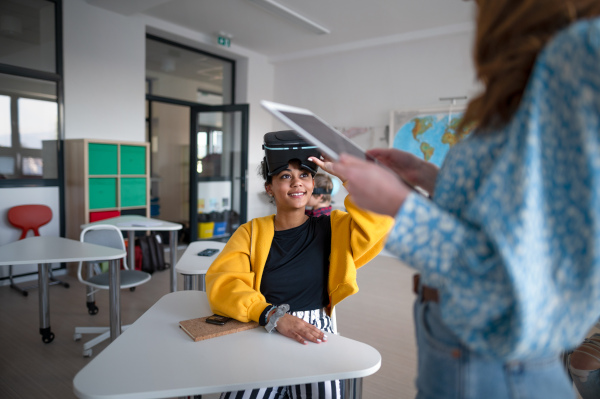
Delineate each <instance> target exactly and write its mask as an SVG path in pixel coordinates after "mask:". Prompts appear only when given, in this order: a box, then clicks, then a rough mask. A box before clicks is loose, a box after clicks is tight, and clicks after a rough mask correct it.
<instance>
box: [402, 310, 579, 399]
mask: <svg viewBox="0 0 600 399" xmlns="http://www.w3.org/2000/svg"><path fill="white" fill-rule="evenodd" d="M414 317H415V329H416V337H417V346H418V376H417V390H418V392H417V399H434V398H436V399H437V398H444V399H480V398H485V399H499V398H502V399H506V398H511V399H517V398H519V399H521V398H528V399H536V398H540V399H568V398H575V393H574V391H573V388H572V385H571V382H570V381H569V378H568V376H567V373H566V370H565V369H564V367H563V366H562V363H561V361H560V359H559V356H558V355H557V356H553V357H551V358H546V359H538V360H527V361H523V362H519V361H513V362H502V361H499V360H494V359H489V358H483V357H481V356H480V355H478V354H477V353H475V352H472V351H470V350H469V349H468V348H466V347H465V346H464V345H463V344H461V342H460V341H459V339H458V338H457V337H456V336H455V335H454V334H453V333H452V332H451V331H450V330H449V329H448V327H446V325H445V324H444V323H443V321H442V318H441V315H440V309H439V306H438V304H437V303H435V302H423V303H421V302H420V301H419V300H417V301H415V305H414Z"/></svg>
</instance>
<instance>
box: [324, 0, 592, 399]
mask: <svg viewBox="0 0 600 399" xmlns="http://www.w3.org/2000/svg"><path fill="white" fill-rule="evenodd" d="M476 3H477V16H476V34H475V36H476V39H475V48H474V61H475V70H476V72H477V76H478V78H479V80H480V81H481V82H482V84H483V92H482V93H481V94H480V95H479V96H478V97H476V98H474V99H473V100H471V101H470V103H469V105H468V107H467V110H466V112H465V114H464V116H463V121H462V126H461V128H464V127H465V126H473V124H474V126H475V130H474V131H473V134H472V135H470V136H469V137H467V138H466V139H464V140H463V141H462V142H460V143H458V144H456V145H455V146H454V147H453V148H452V149H451V150H450V151H449V152H448V155H447V157H446V159H445V160H444V164H443V166H442V168H441V169H440V170H438V169H437V168H436V167H435V166H433V165H431V164H428V163H427V162H425V161H423V160H420V159H419V158H417V157H415V156H412V155H410V154H408V153H405V152H402V151H398V150H392V149H378V150H371V151H369V153H370V155H372V156H374V157H375V158H377V159H378V160H379V161H380V162H381V163H383V164H384V165H386V166H388V167H389V168H391V169H392V170H393V171H394V172H395V173H396V175H398V176H401V177H402V178H403V179H404V180H405V181H408V182H410V183H411V184H412V185H415V186H420V187H422V188H423V189H425V190H427V191H428V192H429V193H430V195H431V199H429V198H426V197H424V196H421V195H419V194H417V193H416V192H414V191H413V190H411V189H410V188H409V187H408V186H407V185H405V184H404V183H403V182H402V181H401V180H400V179H398V178H397V177H398V176H396V175H394V173H392V172H389V171H387V170H384V169H383V168H381V167H379V166H377V165H376V164H374V163H369V162H365V161H363V160H359V159H357V158H355V157H352V156H349V155H347V154H344V155H343V156H342V157H341V158H340V161H339V162H338V163H335V164H334V171H336V172H337V173H341V174H343V175H344V176H345V177H346V183H345V187H346V189H347V190H348V192H349V193H350V195H351V196H352V198H353V199H354V200H355V201H356V203H357V204H358V205H359V206H362V207H364V208H367V209H370V210H372V211H375V212H379V213H382V214H387V215H390V216H394V217H395V219H396V223H395V227H394V228H393V229H392V232H391V233H390V236H389V238H388V241H387V245H386V249H388V250H389V251H390V252H392V253H394V254H395V255H397V256H398V257H399V258H400V259H401V260H403V261H404V262H405V263H406V264H408V265H410V266H411V267H413V268H415V269H416V270H418V271H419V272H420V278H419V279H418V280H417V281H416V287H415V288H416V292H417V299H416V301H415V305H414V315H415V326H416V337H417V344H418V378H417V382H416V384H417V388H418V395H417V398H420V399H421V398H486V399H495V398H530V399H533V398H540V399H541V398H543V399H554V398H556V399H564V398H574V396H575V395H574V392H573V389H572V384H571V383H570V381H569V379H568V376H567V373H566V371H565V369H564V367H563V366H562V362H561V361H560V360H559V358H560V354H561V353H562V352H563V351H564V350H566V349H572V348H574V347H575V346H577V345H578V344H579V343H580V342H581V341H582V339H583V338H584V337H585V336H586V335H587V333H588V331H589V329H590V328H591V327H592V326H593V325H594V323H595V322H596V320H597V319H598V316H599V315H600V251H598V249H599V248H600V162H599V161H598V160H599V159H600V69H599V68H600V67H599V65H600V18H598V17H599V16H600V1H598V0H477V1H476ZM596 377H597V376H596ZM596 397H598V396H596Z"/></svg>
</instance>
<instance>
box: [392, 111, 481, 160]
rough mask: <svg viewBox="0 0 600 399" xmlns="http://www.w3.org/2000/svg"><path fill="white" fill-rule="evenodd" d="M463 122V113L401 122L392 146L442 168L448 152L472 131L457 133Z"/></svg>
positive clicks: (423, 116) (434, 115) (418, 116)
mask: <svg viewBox="0 0 600 399" xmlns="http://www.w3.org/2000/svg"><path fill="white" fill-rule="evenodd" d="M405 119H406V118H405ZM461 119H462V113H453V114H448V113H439V114H429V115H425V114H422V115H417V116H412V117H410V118H409V119H408V120H404V121H402V120H401V119H400V120H399V122H400V123H399V124H398V125H399V126H400V128H399V129H398V130H397V131H396V134H395V135H394V141H393V145H392V146H393V147H394V148H397V149H399V150H403V151H407V152H410V153H411V154H414V155H416V156H418V157H419V158H421V159H424V160H426V161H429V162H431V163H434V164H435V165H437V166H442V162H443V161H444V158H445V157H446V153H447V152H448V150H450V148H452V147H453V146H454V145H455V144H456V143H458V142H459V141H460V140H462V139H463V138H465V137H466V136H468V135H469V134H470V133H471V131H472V129H465V130H464V131H460V132H459V131H457V127H458V125H459V124H460V121H461Z"/></svg>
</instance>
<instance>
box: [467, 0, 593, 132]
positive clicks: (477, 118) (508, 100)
mask: <svg viewBox="0 0 600 399" xmlns="http://www.w3.org/2000/svg"><path fill="white" fill-rule="evenodd" d="M476 3H477V5H478V10H477V17H476V34H475V45H474V64H475V71H476V74H477V78H478V79H479V80H480V81H481V82H482V83H483V86H484V90H483V93H482V94H480V95H479V96H478V97H476V98H474V99H473V100H471V101H470V102H469V104H468V106H467V109H466V111H465V113H464V116H463V120H462V122H461V125H460V126H459V130H462V129H465V128H467V127H468V126H473V125H475V126H477V127H478V128H479V129H478V132H483V131H485V130H486V129H487V128H498V127H502V126H504V125H505V124H506V123H508V121H509V120H510V119H511V118H512V116H513V114H514V113H515V112H516V110H517V108H518V107H519V104H520V102H521V98H522V96H523V92H524V91H525V87H526V85H527V81H528V80H529V76H530V74H531V71H532V69H533V66H534V64H535V60H536V58H537V56H538V54H539V52H540V51H541V50H542V49H543V48H544V46H545V45H546V43H548V41H549V40H550V39H551V38H552V37H553V36H554V35H555V34H556V33H557V32H558V31H560V30H561V29H563V28H565V27H567V26H568V25H570V24H571V23H573V22H575V21H577V20H579V19H585V18H592V17H595V16H600V1H598V0H476Z"/></svg>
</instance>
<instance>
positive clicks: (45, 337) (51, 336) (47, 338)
mask: <svg viewBox="0 0 600 399" xmlns="http://www.w3.org/2000/svg"><path fill="white" fill-rule="evenodd" d="M42 341H44V343H45V344H49V343H50V342H52V341H54V333H53V332H51V333H49V334H44V335H43V336H42Z"/></svg>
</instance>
